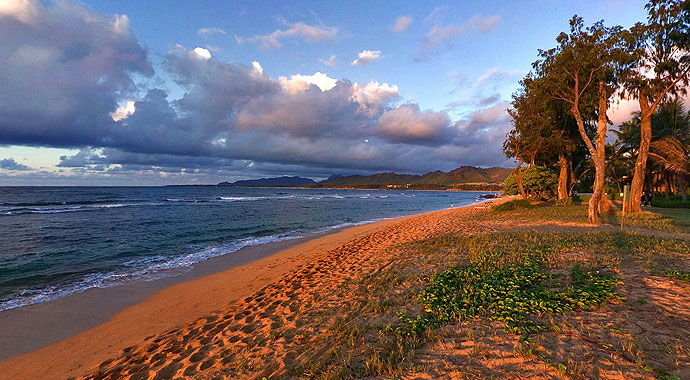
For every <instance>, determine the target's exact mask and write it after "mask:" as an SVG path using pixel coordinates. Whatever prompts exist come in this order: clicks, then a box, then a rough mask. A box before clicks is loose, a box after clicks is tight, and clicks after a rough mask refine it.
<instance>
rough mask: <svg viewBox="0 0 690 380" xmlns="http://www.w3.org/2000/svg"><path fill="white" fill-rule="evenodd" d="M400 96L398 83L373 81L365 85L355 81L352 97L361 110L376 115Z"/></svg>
mask: <svg viewBox="0 0 690 380" xmlns="http://www.w3.org/2000/svg"><path fill="white" fill-rule="evenodd" d="M398 96H399V90H398V86H397V85H395V84H394V85H392V86H390V85H388V83H384V84H382V85H379V82H377V81H371V82H369V83H366V84H364V85H361V84H359V83H355V84H354V85H353V86H352V99H353V100H354V101H355V102H357V103H358V104H359V112H361V113H363V114H366V115H367V116H370V117H374V116H376V115H378V114H380V113H381V111H382V110H383V108H384V107H385V106H387V105H388V104H389V103H390V102H391V101H392V100H393V99H396V98H397V97H398Z"/></svg>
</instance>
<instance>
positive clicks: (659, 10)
mask: <svg viewBox="0 0 690 380" xmlns="http://www.w3.org/2000/svg"><path fill="white" fill-rule="evenodd" d="M645 9H647V11H648V13H649V15H648V18H647V23H646V24H643V23H638V24H637V25H635V26H634V27H633V28H632V29H631V32H632V33H631V36H633V37H634V41H635V42H634V44H633V45H631V46H632V47H633V48H631V53H632V52H635V53H634V54H631V56H633V55H634V56H639V58H638V65H637V68H636V70H633V71H629V72H628V75H627V76H626V78H625V81H624V85H625V91H626V93H627V95H628V96H632V97H635V98H637V99H638V102H639V104H640V143H639V148H638V149H637V161H636V162H635V168H634V171H633V180H632V184H631V188H630V200H631V211H633V212H637V211H640V210H641V197H642V191H643V188H644V183H645V172H646V167H647V158H648V156H649V147H650V143H651V141H652V115H653V114H654V112H655V110H656V109H657V107H658V106H659V105H660V104H661V103H662V102H663V101H664V99H665V98H666V97H667V96H668V95H676V94H685V93H686V90H685V87H684V86H685V85H687V84H688V79H689V78H688V75H689V71H690V50H689V49H688V48H689V47H690V12H689V11H690V4H689V3H688V2H687V1H682V0H651V1H650V2H649V3H647V5H646V6H645Z"/></svg>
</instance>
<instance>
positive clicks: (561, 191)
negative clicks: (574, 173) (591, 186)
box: [558, 153, 570, 199]
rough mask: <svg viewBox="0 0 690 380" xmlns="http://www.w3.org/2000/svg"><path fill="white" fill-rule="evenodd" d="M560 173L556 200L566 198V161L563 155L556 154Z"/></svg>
mask: <svg viewBox="0 0 690 380" xmlns="http://www.w3.org/2000/svg"><path fill="white" fill-rule="evenodd" d="M558 163H559V165H560V172H559V175H558V199H565V198H568V177H569V174H570V173H568V160H567V159H566V158H565V155H564V154H563V153H559V154H558Z"/></svg>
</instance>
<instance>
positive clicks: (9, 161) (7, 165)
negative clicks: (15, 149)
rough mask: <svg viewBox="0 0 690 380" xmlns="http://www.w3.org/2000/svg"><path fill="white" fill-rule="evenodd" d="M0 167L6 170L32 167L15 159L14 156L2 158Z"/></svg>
mask: <svg viewBox="0 0 690 380" xmlns="http://www.w3.org/2000/svg"><path fill="white" fill-rule="evenodd" d="M0 169H5V170H30V169H31V168H30V167H28V166H26V165H24V164H20V163H19V162H17V161H15V160H14V158H13V157H10V158H5V159H2V160H0Z"/></svg>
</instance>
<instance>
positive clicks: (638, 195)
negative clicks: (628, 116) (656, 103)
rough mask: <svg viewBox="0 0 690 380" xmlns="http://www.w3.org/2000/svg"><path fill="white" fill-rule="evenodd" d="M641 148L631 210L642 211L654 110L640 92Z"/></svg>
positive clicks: (633, 182)
mask: <svg viewBox="0 0 690 380" xmlns="http://www.w3.org/2000/svg"><path fill="white" fill-rule="evenodd" d="M639 103H640V114H641V115H640V149H639V151H638V154H637V161H636V162H635V168H634V169H633V179H632V183H631V184H630V211H631V212H640V211H642V208H641V205H642V191H643V187H644V177H645V171H646V169H647V157H648V156H649V144H650V142H651V141H652V112H654V110H653V109H651V106H650V104H649V98H648V97H647V96H646V95H644V94H642V93H641V94H640V99H639Z"/></svg>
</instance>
